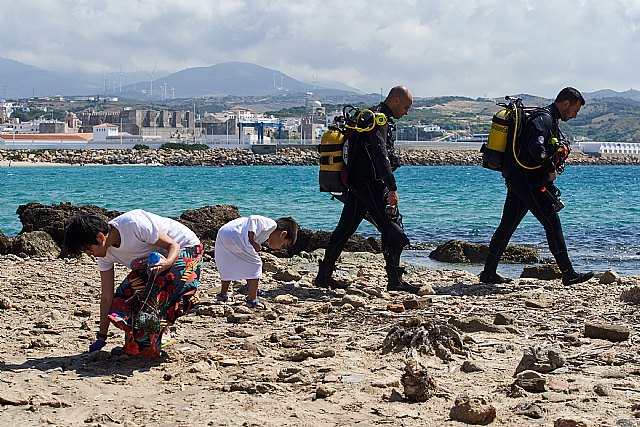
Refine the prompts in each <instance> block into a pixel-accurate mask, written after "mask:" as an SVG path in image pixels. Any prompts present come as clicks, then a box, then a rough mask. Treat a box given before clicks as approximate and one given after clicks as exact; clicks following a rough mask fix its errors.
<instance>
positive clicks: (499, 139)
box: [480, 108, 512, 170]
mask: <svg viewBox="0 0 640 427" xmlns="http://www.w3.org/2000/svg"><path fill="white" fill-rule="evenodd" d="M511 114H512V113H511V110H510V109H507V108H505V109H502V110H500V111H498V112H497V113H495V114H494V115H493V118H492V119H491V130H490V131H489V138H488V139H487V142H486V143H485V144H482V147H481V148H480V151H481V152H482V166H483V167H485V168H487V169H492V170H502V163H503V160H504V152H505V150H506V149H507V140H508V137H509V125H510V124H511V123H512V121H511Z"/></svg>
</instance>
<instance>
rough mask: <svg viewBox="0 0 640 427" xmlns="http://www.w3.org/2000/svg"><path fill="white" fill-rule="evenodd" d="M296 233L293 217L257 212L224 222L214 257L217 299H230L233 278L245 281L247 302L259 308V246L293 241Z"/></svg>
mask: <svg viewBox="0 0 640 427" xmlns="http://www.w3.org/2000/svg"><path fill="white" fill-rule="evenodd" d="M297 236H298V223H296V221H295V220H294V219H293V218H278V219H276V220H275V221H274V220H272V219H270V218H266V217H264V216H260V215H251V216H249V217H243V218H238V219H234V220H233V221H230V222H228V223H226V224H225V225H223V226H222V227H221V228H220V230H218V235H217V236H216V247H215V259H216V266H217V267H218V272H219V273H220V279H221V280H222V289H221V291H220V293H219V294H218V295H217V299H218V301H227V300H228V299H229V295H228V293H229V285H230V284H231V281H232V280H246V281H247V287H248V292H247V305H248V306H249V307H252V308H260V307H263V305H261V304H260V301H259V300H258V282H259V280H260V277H262V260H261V259H260V255H259V254H258V252H260V247H261V245H262V243H264V242H267V244H268V245H269V247H270V248H271V249H282V248H286V247H289V246H291V245H293V244H294V243H295V242H296V238H297Z"/></svg>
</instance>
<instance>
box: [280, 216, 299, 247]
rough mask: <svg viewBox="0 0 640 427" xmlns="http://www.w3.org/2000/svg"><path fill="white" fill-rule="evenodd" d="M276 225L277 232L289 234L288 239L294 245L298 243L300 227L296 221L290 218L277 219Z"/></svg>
mask: <svg viewBox="0 0 640 427" xmlns="http://www.w3.org/2000/svg"><path fill="white" fill-rule="evenodd" d="M276 224H277V226H276V230H278V231H286V232H287V239H288V240H289V241H290V242H291V244H292V245H293V244H294V243H295V242H296V240H298V227H299V226H298V223H297V222H296V220H295V219H293V218H291V217H290V216H288V217H282V218H278V219H276Z"/></svg>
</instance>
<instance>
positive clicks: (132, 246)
mask: <svg viewBox="0 0 640 427" xmlns="http://www.w3.org/2000/svg"><path fill="white" fill-rule="evenodd" d="M65 248H66V250H67V252H68V253H70V254H77V253H80V252H84V253H87V254H89V255H93V256H95V257H96V258H97V262H98V270H99V271H100V282H101V284H102V289H101V297H100V329H99V331H98V333H97V340H96V341H95V342H94V343H93V344H91V346H90V347H89V351H97V350H100V349H101V348H102V347H104V345H105V343H106V340H107V332H108V330H109V322H111V323H113V324H114V325H115V326H116V327H117V328H119V329H122V330H123V331H125V345H124V347H123V348H122V351H123V352H124V353H127V354H132V355H146V356H150V357H158V356H159V355H160V353H161V348H162V338H163V334H164V333H165V332H166V330H167V327H168V326H169V325H171V324H173V323H174V322H175V320H176V319H177V318H178V317H180V316H182V315H184V314H186V313H187V312H188V311H189V309H190V308H191V306H192V305H193V303H194V302H195V292H196V290H197V288H198V284H199V281H200V267H201V265H202V257H203V255H204V249H203V245H202V243H200V239H198V237H197V236H196V235H195V234H194V233H193V231H191V230H190V229H189V228H187V227H186V226H184V225H182V224H180V223H179V222H177V221H175V220H173V219H170V218H165V217H161V216H159V215H156V214H153V213H150V212H146V211H144V210H141V209H136V210H132V211H129V212H126V213H124V214H122V215H120V216H118V217H116V218H114V219H112V220H111V221H109V222H107V221H105V220H104V219H103V218H102V217H100V216H97V215H88V214H80V215H77V216H75V217H73V218H71V219H70V221H69V223H68V224H67V229H66V233H65ZM152 252H157V253H159V254H160V255H159V257H158V260H157V262H151V263H148V259H149V255H150V254H151V253H152ZM116 263H117V264H122V265H125V266H127V267H129V268H131V272H130V273H129V275H127V277H126V278H125V279H124V281H123V282H122V283H121V284H120V286H119V287H118V288H117V289H116V290H115V292H114V287H115V284H114V279H115V273H114V265H115V264H116Z"/></svg>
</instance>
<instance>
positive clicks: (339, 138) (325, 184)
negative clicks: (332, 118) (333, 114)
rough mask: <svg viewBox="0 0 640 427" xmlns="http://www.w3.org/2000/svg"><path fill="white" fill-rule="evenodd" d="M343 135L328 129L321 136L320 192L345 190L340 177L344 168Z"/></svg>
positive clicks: (335, 130)
mask: <svg viewBox="0 0 640 427" xmlns="http://www.w3.org/2000/svg"><path fill="white" fill-rule="evenodd" d="M343 148H344V135H343V133H342V132H341V131H340V130H339V129H336V128H334V129H331V128H330V129H329V130H328V131H326V132H325V133H324V134H323V135H322V139H321V140H320V145H319V146H318V151H319V152H320V175H319V181H320V191H323V192H329V193H341V192H343V191H345V190H346V188H345V186H344V184H343V183H342V179H341V177H340V175H341V173H342V169H343V168H344V159H343V151H342V150H343Z"/></svg>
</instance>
